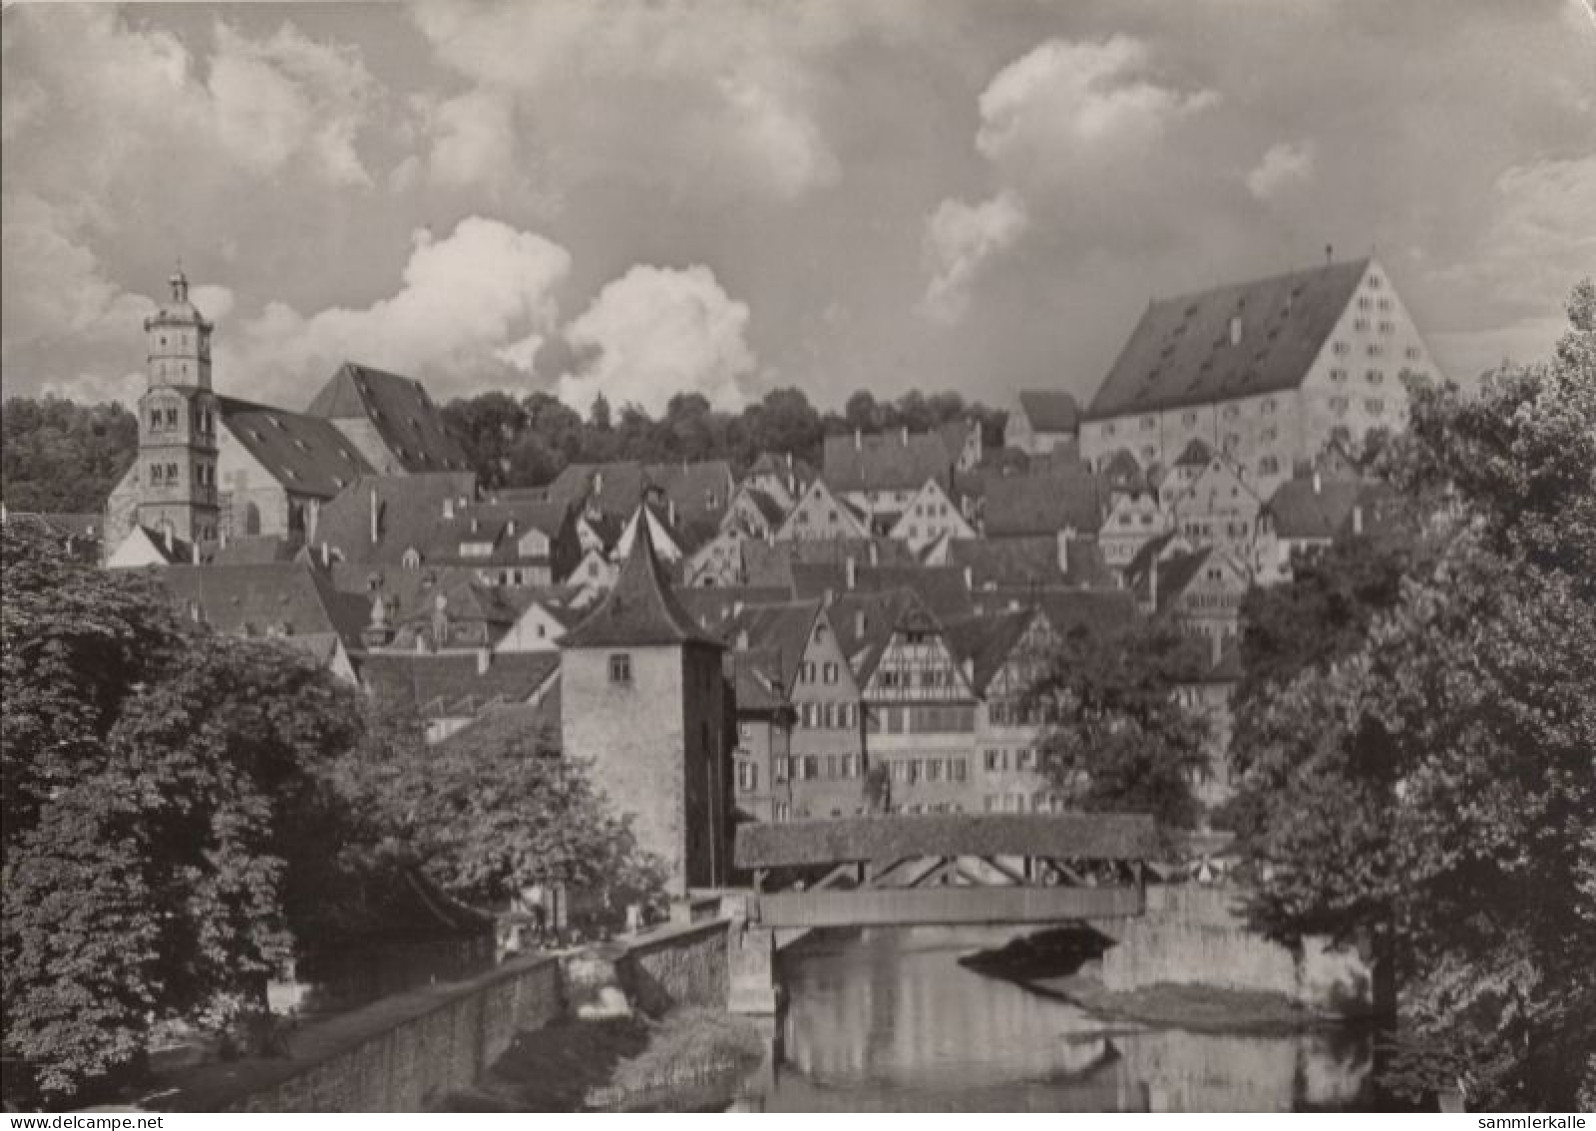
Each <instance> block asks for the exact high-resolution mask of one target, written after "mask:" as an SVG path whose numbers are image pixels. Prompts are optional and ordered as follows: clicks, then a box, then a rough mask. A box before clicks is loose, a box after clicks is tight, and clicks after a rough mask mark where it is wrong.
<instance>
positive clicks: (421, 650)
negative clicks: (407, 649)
mask: <svg viewBox="0 0 1596 1131" xmlns="http://www.w3.org/2000/svg"><path fill="white" fill-rule="evenodd" d="M426 653H427V638H426V637H425V636H423V635H422V634H421V633H419V632H418V633H416V654H417V655H420V656H424V655H426Z"/></svg>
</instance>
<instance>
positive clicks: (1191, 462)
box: [1175, 440, 1214, 467]
mask: <svg viewBox="0 0 1596 1131" xmlns="http://www.w3.org/2000/svg"><path fill="white" fill-rule="evenodd" d="M1213 458H1214V449H1213V448H1211V447H1209V446H1208V445H1207V444H1206V443H1204V442H1203V441H1202V440H1192V441H1191V442H1190V443H1189V444H1187V445H1186V446H1185V447H1184V448H1183V449H1181V453H1180V455H1178V456H1176V457H1175V466H1176V467H1207V466H1208V461H1209V460H1211V459H1213Z"/></svg>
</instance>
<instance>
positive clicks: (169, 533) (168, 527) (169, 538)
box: [165, 522, 177, 557]
mask: <svg viewBox="0 0 1596 1131" xmlns="http://www.w3.org/2000/svg"><path fill="white" fill-rule="evenodd" d="M165 529H166V556H167V557H171V556H172V555H173V554H175V553H176V552H177V551H176V550H174V549H173V548H172V524H171V523H170V522H168V523H167V524H166V527H165Z"/></svg>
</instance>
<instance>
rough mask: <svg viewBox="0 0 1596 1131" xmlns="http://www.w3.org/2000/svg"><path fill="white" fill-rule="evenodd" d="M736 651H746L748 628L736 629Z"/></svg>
mask: <svg viewBox="0 0 1596 1131" xmlns="http://www.w3.org/2000/svg"><path fill="white" fill-rule="evenodd" d="M737 651H739V652H746V651H748V630H747V629H746V628H739V629H738V630H737Z"/></svg>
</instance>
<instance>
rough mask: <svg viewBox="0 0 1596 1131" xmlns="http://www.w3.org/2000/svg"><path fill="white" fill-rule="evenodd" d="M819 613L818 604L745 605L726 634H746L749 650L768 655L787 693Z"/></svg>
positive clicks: (785, 602) (801, 602)
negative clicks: (767, 653)
mask: <svg viewBox="0 0 1596 1131" xmlns="http://www.w3.org/2000/svg"><path fill="white" fill-rule="evenodd" d="M819 613H820V602H819V601H782V602H780V603H777V604H769V605H749V606H747V607H746V608H744V609H743V611H742V612H741V613H739V614H738V615H737V616H736V617H734V618H733V619H732V622H731V624H730V625H729V626H728V631H729V632H730V634H731V638H732V639H736V638H737V637H738V636H740V635H741V634H743V633H745V632H746V633H747V634H748V646H749V647H750V648H755V649H763V650H765V651H767V652H770V653H771V654H772V655H773V656H774V657H775V663H776V667H775V668H774V671H775V672H776V674H777V675H778V676H779V677H780V678H781V679H782V681H783V682H784V683H785V684H786V685H787V688H788V690H789V691H790V690H791V687H792V683H793V673H794V672H796V671H797V670H798V665H799V663H800V662H801V661H802V660H803V657H804V651H805V649H807V648H808V646H809V635H810V633H811V632H812V631H813V630H814V627H815V618H816V617H817V616H818V615H819Z"/></svg>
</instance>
